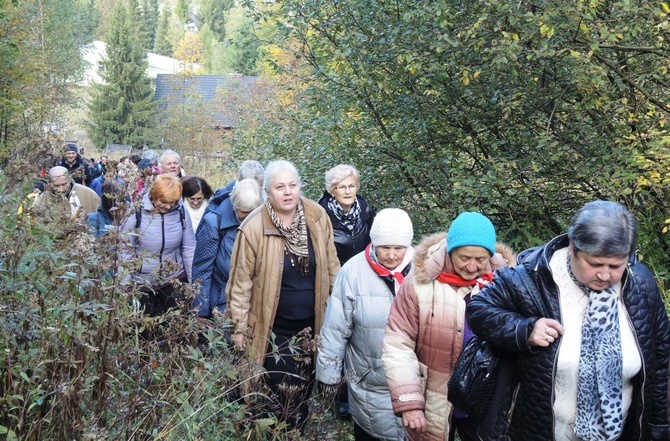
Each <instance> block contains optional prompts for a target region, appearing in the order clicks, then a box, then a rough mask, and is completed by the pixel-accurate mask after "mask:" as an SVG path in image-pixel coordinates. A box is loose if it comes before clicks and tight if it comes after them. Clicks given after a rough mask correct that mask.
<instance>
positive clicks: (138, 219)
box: [135, 205, 186, 230]
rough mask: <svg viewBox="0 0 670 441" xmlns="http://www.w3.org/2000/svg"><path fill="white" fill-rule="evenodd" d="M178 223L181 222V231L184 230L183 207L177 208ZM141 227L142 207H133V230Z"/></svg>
mask: <svg viewBox="0 0 670 441" xmlns="http://www.w3.org/2000/svg"><path fill="white" fill-rule="evenodd" d="M179 221H180V222H181V229H182V230H184V229H186V213H185V212H184V206H183V205H180V206H179ZM140 226H142V206H139V207H135V228H139V227H140Z"/></svg>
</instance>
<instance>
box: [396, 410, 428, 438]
mask: <svg viewBox="0 0 670 441" xmlns="http://www.w3.org/2000/svg"><path fill="white" fill-rule="evenodd" d="M402 424H403V426H405V427H409V428H410V429H414V430H416V431H417V432H421V433H426V416H425V415H424V413H423V410H420V409H419V410H408V411H407V412H403V413H402Z"/></svg>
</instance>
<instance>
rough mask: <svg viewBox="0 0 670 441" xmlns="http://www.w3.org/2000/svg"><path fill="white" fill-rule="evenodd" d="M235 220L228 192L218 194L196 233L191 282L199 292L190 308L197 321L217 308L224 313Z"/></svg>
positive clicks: (235, 229)
mask: <svg viewBox="0 0 670 441" xmlns="http://www.w3.org/2000/svg"><path fill="white" fill-rule="evenodd" d="M239 226H240V221H239V220H237V216H236V215H235V210H234V209H233V204H232V202H230V190H226V189H224V190H223V191H222V190H219V191H217V192H216V194H215V195H214V196H213V197H212V199H210V201H209V205H208V206H207V211H206V212H205V215H204V216H203V218H202V220H201V221H200V225H199V226H198V231H197V232H196V235H195V237H196V246H195V257H194V258H193V280H196V281H197V280H199V281H200V283H201V285H200V292H199V293H198V295H197V296H196V298H195V301H194V302H193V305H194V306H195V307H196V308H198V315H199V316H200V317H209V316H211V315H212V311H213V310H214V309H215V308H217V309H218V310H219V311H220V312H223V311H225V309H226V285H227V284H228V273H229V271H230V255H231V253H232V251H233V245H234V244H235V237H236V236H237V227H239Z"/></svg>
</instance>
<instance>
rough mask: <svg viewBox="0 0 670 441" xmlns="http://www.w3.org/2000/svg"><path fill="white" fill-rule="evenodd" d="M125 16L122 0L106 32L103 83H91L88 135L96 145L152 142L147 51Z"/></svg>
mask: <svg viewBox="0 0 670 441" xmlns="http://www.w3.org/2000/svg"><path fill="white" fill-rule="evenodd" d="M128 18H129V17H128V12H127V11H126V9H125V7H124V6H123V3H121V2H117V3H116V4H115V5H114V9H113V11H112V16H111V19H110V27H109V31H108V34H107V58H106V59H105V61H104V62H103V65H104V67H105V70H104V72H103V74H102V78H103V81H104V83H103V84H96V85H94V88H93V91H92V100H91V103H90V105H89V120H88V129H89V135H90V136H91V139H92V140H93V141H94V142H95V143H96V145H98V146H99V147H104V146H105V145H106V144H108V143H119V144H130V145H133V146H139V145H143V144H153V142H152V141H153V140H152V134H151V130H150V128H151V127H152V123H153V118H154V115H155V103H154V101H153V90H152V87H151V80H150V79H149V77H148V76H147V75H146V71H147V60H146V54H145V52H144V51H143V50H142V48H141V47H140V44H139V41H138V38H137V32H136V31H135V29H134V28H133V26H132V25H131V23H129V19H128Z"/></svg>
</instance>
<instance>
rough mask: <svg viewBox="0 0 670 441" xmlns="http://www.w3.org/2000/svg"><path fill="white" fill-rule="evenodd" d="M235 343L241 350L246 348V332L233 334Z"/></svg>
mask: <svg viewBox="0 0 670 441" xmlns="http://www.w3.org/2000/svg"><path fill="white" fill-rule="evenodd" d="M233 344H234V345H235V348H237V349H239V350H243V349H244V334H233Z"/></svg>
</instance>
